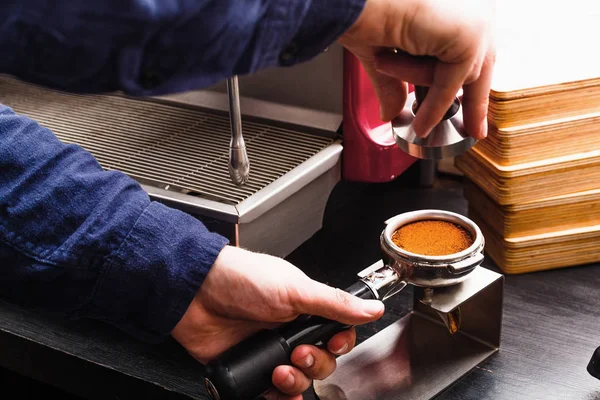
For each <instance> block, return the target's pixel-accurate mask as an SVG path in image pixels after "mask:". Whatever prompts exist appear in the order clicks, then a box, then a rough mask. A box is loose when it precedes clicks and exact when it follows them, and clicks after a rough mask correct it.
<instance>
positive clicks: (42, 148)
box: [0, 106, 227, 341]
mask: <svg viewBox="0 0 600 400" xmlns="http://www.w3.org/2000/svg"><path fill="white" fill-rule="evenodd" d="M226 244H227V240H226V239H225V238H223V237H222V236H219V235H217V234H215V233H211V232H209V231H207V229H206V228H205V227H204V225H203V224H202V223H200V221H198V220H197V219H195V218H193V217H192V216H190V215H188V214H186V213H183V212H180V211H178V210H175V209H172V208H168V207H166V206H164V205H162V204H160V203H156V202H151V201H150V199H149V198H148V196H147V194H146V192H145V191H144V190H143V189H142V188H141V187H140V186H139V185H138V184H137V183H136V182H135V181H134V180H132V179H130V178H129V177H127V176H126V175H124V174H123V173H120V172H116V171H104V170H103V169H102V168H101V167H100V165H99V164H98V163H97V161H96V160H95V159H94V158H93V157H92V156H91V154H90V153H88V152H86V151H85V150H83V149H82V148H81V147H79V146H77V145H72V144H70V145H66V144H63V143H61V142H60V141H59V140H58V139H57V138H56V136H54V134H52V132H50V131H49V130H47V129H45V128H43V127H41V126H39V125H38V124H37V123H35V122H34V121H32V120H30V119H28V118H26V117H24V116H20V115H17V114H15V113H14V112H13V111H12V110H11V109H9V108H7V107H3V106H0V295H1V297H2V298H3V299H4V300H7V301H9V302H12V303H16V304H20V305H22V306H25V307H30V308H36V309H41V310H43V311H46V312H52V313H57V314H60V315H64V316H67V317H72V318H95V319H100V320H103V321H106V322H108V323H111V324H113V325H116V326H117V327H119V328H121V329H123V330H124V331H126V332H128V333H129V334H131V335H133V336H135V337H138V338H140V339H142V340H146V341H160V340H161V339H162V338H164V337H166V336H167V335H169V334H170V332H171V330H172V329H173V328H174V326H175V325H176V324H177V322H178V321H179V320H180V319H181V317H182V315H183V313H184V312H185V310H186V309H187V307H188V305H189V304H190V302H191V301H192V299H193V296H194V295H195V293H196V292H197V290H198V288H199V287H200V285H201V283H202V281H203V279H204V277H205V276H206V274H207V273H208V271H209V269H210V267H211V266H212V264H213V262H214V260H215V258H216V257H217V255H218V253H219V252H220V251H221V249H222V248H223V247H224V246H225V245H226Z"/></svg>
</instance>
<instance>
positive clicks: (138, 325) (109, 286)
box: [86, 202, 228, 342]
mask: <svg viewBox="0 0 600 400" xmlns="http://www.w3.org/2000/svg"><path fill="white" fill-rule="evenodd" d="M227 244H228V240H227V239H226V238H225V237H223V236H221V235H218V234H216V233H211V232H209V231H208V230H207V229H206V227H205V226H204V225H203V224H202V223H201V222H200V221H199V220H197V219H196V218H194V217H192V216H191V215H189V214H186V213H184V212H181V211H179V210H176V209H172V208H169V207H166V206H164V205H162V204H160V203H157V202H152V203H150V205H149V206H148V207H147V208H146V209H145V210H144V212H143V213H142V214H141V215H140V217H139V218H138V220H137V221H136V223H135V225H134V227H133V228H132V229H131V231H130V232H129V234H128V235H127V237H126V238H125V240H124V241H123V243H122V245H121V247H120V248H119V250H118V251H117V252H116V254H115V255H114V256H113V257H111V259H110V261H108V263H107V266H106V268H105V270H104V274H103V276H102V277H101V279H100V282H99V284H98V287H97V290H96V293H95V295H94V297H93V299H92V301H91V304H90V309H88V310H86V314H88V315H90V316H93V317H94V318H97V319H102V320H105V321H107V322H109V323H111V324H113V325H116V326H118V327H119V328H120V329H123V330H124V331H126V332H128V333H129V334H131V335H133V336H135V337H138V338H140V339H141V340H145V341H148V342H160V341H162V340H163V339H165V338H166V337H167V336H168V335H170V333H171V331H172V330H173V328H174V327H175V325H176V324H177V323H178V322H179V320H180V319H181V318H182V316H183V314H184V313H185V312H186V310H187V308H188V306H189V305H190V303H191V302H192V300H193V298H194V296H195V295H196V292H197V291H198V289H199V288H200V285H201V284H202V282H203V281H204V278H205V277H206V275H207V274H208V271H209V270H210V268H211V267H212V265H213V263H214V262H215V259H216V258H217V256H218V255H219V253H220V252H221V250H222V249H223V247H225V246H226V245H227Z"/></svg>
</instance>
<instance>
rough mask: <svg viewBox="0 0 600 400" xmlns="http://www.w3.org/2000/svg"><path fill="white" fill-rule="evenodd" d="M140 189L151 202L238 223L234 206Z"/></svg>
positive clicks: (186, 195)
mask: <svg viewBox="0 0 600 400" xmlns="http://www.w3.org/2000/svg"><path fill="white" fill-rule="evenodd" d="M141 186H142V189H144V190H145V191H146V193H148V195H149V196H150V197H151V198H152V199H153V200H159V201H161V202H162V203H165V204H167V205H174V206H176V207H175V208H177V209H179V210H181V211H185V212H189V213H191V214H194V215H202V216H205V217H210V218H216V219H220V220H223V221H225V222H232V223H234V224H237V223H238V222H239V215H238V211H237V209H236V208H235V206H233V205H230V204H223V203H219V202H217V201H213V200H208V199H205V198H202V197H195V196H190V195H189V194H185V193H181V192H177V191H171V190H164V189H161V188H158V187H156V186H152V185H146V184H141Z"/></svg>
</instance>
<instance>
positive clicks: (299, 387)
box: [271, 365, 312, 399]
mask: <svg viewBox="0 0 600 400" xmlns="http://www.w3.org/2000/svg"><path fill="white" fill-rule="evenodd" d="M271 379H272V381H273V385H274V386H275V388H276V389H277V390H278V391H279V392H281V393H283V394H285V395H288V396H296V395H300V394H302V393H303V392H304V391H306V390H307V389H308V388H309V387H310V385H311V383H312V381H311V380H310V379H309V378H308V377H307V376H306V375H304V374H303V373H302V372H301V371H300V370H299V369H297V368H294V367H291V366H289V365H280V366H278V367H277V368H275V370H274V371H273V375H272V377H271ZM275 398H276V399H281V398H283V399H287V397H275ZM292 398H294V397H292ZM299 398H300V399H301V398H302V396H300V397H299Z"/></svg>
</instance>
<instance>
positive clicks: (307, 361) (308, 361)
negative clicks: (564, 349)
mask: <svg viewBox="0 0 600 400" xmlns="http://www.w3.org/2000/svg"><path fill="white" fill-rule="evenodd" d="M314 364H315V358H314V357H313V356H312V354H309V355H307V356H306V357H304V359H303V360H302V361H300V366H301V367H303V368H310V367H312V366H313V365H314Z"/></svg>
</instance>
